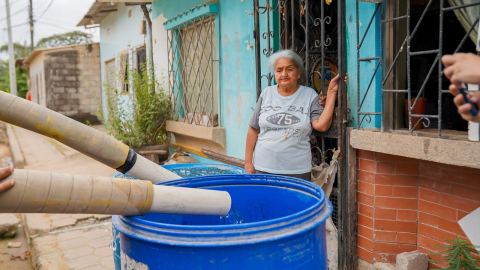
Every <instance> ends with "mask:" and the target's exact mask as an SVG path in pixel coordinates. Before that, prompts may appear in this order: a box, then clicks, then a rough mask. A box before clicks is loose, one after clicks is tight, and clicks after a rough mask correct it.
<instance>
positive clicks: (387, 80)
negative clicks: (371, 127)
mask: <svg viewBox="0 0 480 270" xmlns="http://www.w3.org/2000/svg"><path fill="white" fill-rule="evenodd" d="M361 2H364V1H362V0H357V1H356V16H357V24H356V25H357V26H356V27H357V29H356V33H357V74H358V75H359V76H358V78H357V85H358V87H357V97H358V98H357V112H356V116H357V128H361V127H362V124H363V123H365V122H367V123H370V122H371V120H372V117H376V116H380V117H381V130H382V131H389V129H392V128H393V126H396V124H395V125H392V124H388V125H387V123H386V121H387V117H388V115H393V117H394V118H396V119H398V117H397V115H396V114H397V112H398V110H395V108H394V107H390V108H387V101H388V100H386V98H387V97H395V96H397V95H399V94H401V93H403V94H404V95H406V96H407V100H408V103H407V104H408V105H407V111H408V113H407V119H408V124H407V125H406V126H407V127H408V131H409V134H413V132H414V130H415V128H416V127H417V126H418V125H423V126H424V127H429V126H430V124H431V122H432V121H436V122H437V123H436V124H437V136H438V138H441V137H442V105H443V102H442V98H444V97H443V95H444V94H448V93H449V91H448V90H447V89H446V88H447V87H445V85H446V84H447V85H448V79H446V78H445V76H444V75H443V69H444V67H443V64H442V62H441V61H440V59H441V57H442V56H443V55H444V54H452V53H456V52H459V51H465V47H464V45H465V42H466V41H467V40H468V39H469V38H468V37H469V36H470V34H471V33H472V31H474V30H475V29H478V21H479V18H480V17H479V18H477V19H476V20H475V21H474V22H473V23H472V25H471V26H470V29H469V30H468V31H466V34H465V35H464V37H463V39H461V40H460V41H459V42H458V45H457V46H455V47H456V49H455V50H446V49H445V48H444V47H445V41H448V42H452V40H447V38H448V36H445V32H444V30H445V23H446V22H445V15H448V14H447V12H454V11H457V12H458V11H462V10H465V9H468V8H473V7H478V6H479V5H480V1H470V3H468V4H462V5H458V6H449V5H448V4H447V1H446V0H428V2H427V1H424V2H426V5H424V6H423V7H422V8H423V10H420V13H419V14H417V15H420V16H419V18H418V21H416V23H415V22H413V23H412V14H413V13H412V10H411V2H414V1H411V0H408V1H406V2H405V4H406V13H405V14H402V15H398V14H396V15H395V16H388V18H387V15H386V13H384V12H383V11H384V10H388V8H389V5H393V4H395V2H396V1H393V0H383V1H380V3H377V4H371V5H376V9H375V11H374V13H373V15H372V17H371V19H370V21H369V22H368V25H367V27H366V30H365V31H364V32H363V33H361V32H360V29H359V25H360V20H359V3H361ZM369 2H371V1H369ZM448 2H450V3H453V1H448ZM365 4H368V3H364V5H365ZM436 5H438V6H436ZM433 6H435V7H436V8H435V10H433V8H432V7H433ZM417 9H418V6H417ZM479 10H480V9H479ZM432 13H433V14H435V16H436V15H437V14H438V48H435V49H428V50H418V51H412V50H411V48H412V44H414V43H413V42H414V41H415V38H419V37H418V36H419V34H418V33H419V31H418V30H419V28H420V27H422V23H425V21H426V20H427V19H426V17H427V14H430V15H431V14H432ZM376 16H379V17H380V24H379V29H380V33H379V34H380V38H379V40H380V46H379V48H380V50H379V54H378V55H364V53H362V54H361V52H360V51H361V49H362V48H364V46H365V40H366V37H367V34H368V33H369V31H372V30H371V26H372V24H373V22H374V21H376V20H375V18H376ZM362 23H366V22H362ZM393 23H396V24H397V25H398V26H399V27H404V29H406V35H405V36H404V37H403V36H400V37H397V38H399V40H400V41H402V42H401V45H400V46H399V48H398V50H397V51H393V47H389V44H390V45H391V44H392V42H391V40H389V39H388V38H385V32H386V30H387V29H388V27H390V25H391V24H393ZM414 23H415V24H414ZM459 30H460V29H459ZM462 30H463V29H462ZM395 35H397V36H398V35H399V32H398V31H397V32H396V33H394V35H393V36H395ZM404 50H405V51H406V52H404ZM387 51H392V52H393V54H390V56H389V58H388V57H386V55H385V54H386V53H387ZM424 55H432V59H433V60H432V61H431V62H432V63H431V65H430V67H429V68H428V73H427V74H426V76H425V79H424V81H423V82H422V81H419V82H418V85H417V89H418V91H416V92H417V94H416V95H414V91H412V88H413V87H412V84H413V83H412V75H413V74H412V67H413V64H412V61H413V60H412V59H414V58H415V57H418V56H424ZM402 57H405V58H406V59H402ZM401 59H402V60H403V61H405V63H406V83H405V86H406V87H404V89H399V87H395V86H394V85H398V84H397V83H395V82H393V83H392V77H394V73H395V72H394V70H395V69H398V68H400V67H399V62H400V61H401ZM371 61H374V63H376V65H375V71H374V73H373V75H372V76H371V78H370V79H369V83H368V85H361V84H360V74H362V73H361V72H362V71H363V72H365V71H366V70H364V69H362V68H361V66H362V62H371ZM378 77H380V89H372V88H373V87H372V82H373V81H374V80H376V79H377V80H378ZM429 80H436V83H435V84H436V86H435V87H434V88H432V87H427V84H428V82H429ZM392 86H393V87H392ZM369 91H379V92H380V94H381V96H380V99H381V105H380V108H381V110H380V111H367V110H366V109H364V108H363V107H364V105H365V100H366V97H367V95H368V93H369ZM427 91H436V96H437V97H438V105H437V107H438V108H437V113H434V114H426V115H423V114H416V113H414V112H413V110H414V108H416V106H417V105H418V104H417V103H418V97H421V96H422V95H423V94H424V93H425V92H427ZM392 95H393V96H392Z"/></svg>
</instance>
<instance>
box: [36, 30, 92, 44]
mask: <svg viewBox="0 0 480 270" xmlns="http://www.w3.org/2000/svg"><path fill="white" fill-rule="evenodd" d="M92 38H93V35H92V34H89V33H85V32H81V31H72V32H67V33H63V34H57V35H53V36H49V37H46V38H42V39H41V40H40V41H39V42H38V43H37V46H36V48H48V47H59V46H65V45H76V44H82V43H89V42H92Z"/></svg>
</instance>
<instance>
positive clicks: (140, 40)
mask: <svg viewBox="0 0 480 270" xmlns="http://www.w3.org/2000/svg"><path fill="white" fill-rule="evenodd" d="M130 8H131V9H132V17H131V18H128V17H127V13H128V10H129V9H130ZM117 9H118V10H117V11H116V12H111V13H110V14H109V15H108V16H107V17H106V18H105V19H104V20H103V21H102V22H101V23H100V62H101V74H102V82H105V79H106V73H105V62H106V61H108V60H111V59H116V58H117V57H118V54H119V52H121V51H123V50H128V51H129V61H130V62H129V65H130V66H131V67H133V65H134V61H135V58H134V57H132V55H133V52H134V49H135V47H137V46H140V45H143V44H145V43H148V42H147V41H148V36H147V35H142V34H140V26H141V21H142V20H143V11H142V9H141V7H140V6H125V4H124V3H119V4H118V6H117ZM147 28H148V27H147ZM107 30H108V31H107ZM147 55H148V48H147ZM102 88H103V91H102V102H103V105H104V106H103V108H104V112H103V113H104V115H106V106H105V93H104V90H105V87H104V86H103V84H102ZM128 98H129V97H128V96H122V97H121V99H123V100H124V101H125V102H126V103H127V101H128Z"/></svg>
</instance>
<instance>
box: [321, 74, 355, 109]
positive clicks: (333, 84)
mask: <svg viewBox="0 0 480 270" xmlns="http://www.w3.org/2000/svg"><path fill="white" fill-rule="evenodd" d="M346 75H347V76H345V78H344V79H343V82H345V84H347V83H348V73H347V74H346ZM339 77H340V75H339V74H338V75H337V76H335V77H334V78H333V79H332V80H331V81H330V84H329V85H328V92H327V95H328V94H330V93H333V94H334V95H336V94H337V91H338V78H339ZM330 90H332V91H330ZM318 98H319V100H318V104H320V106H323V107H325V104H326V103H327V96H324V95H323V92H320V94H318Z"/></svg>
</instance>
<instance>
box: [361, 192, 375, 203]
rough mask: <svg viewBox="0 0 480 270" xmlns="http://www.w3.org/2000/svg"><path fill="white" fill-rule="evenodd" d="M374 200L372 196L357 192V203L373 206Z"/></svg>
mask: <svg viewBox="0 0 480 270" xmlns="http://www.w3.org/2000/svg"><path fill="white" fill-rule="evenodd" d="M374 200H375V198H374V197H373V196H372V195H368V194H365V193H362V192H357V202H359V203H364V204H366V205H370V206H373V203H374Z"/></svg>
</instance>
